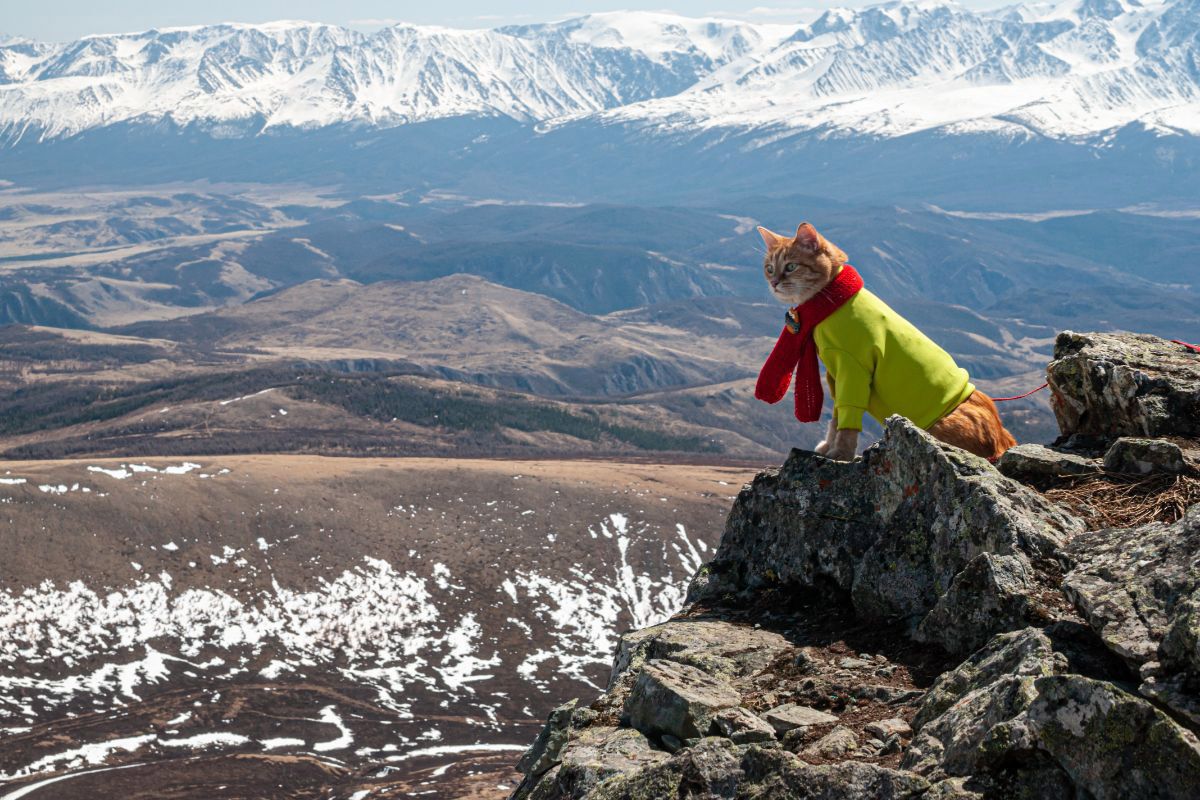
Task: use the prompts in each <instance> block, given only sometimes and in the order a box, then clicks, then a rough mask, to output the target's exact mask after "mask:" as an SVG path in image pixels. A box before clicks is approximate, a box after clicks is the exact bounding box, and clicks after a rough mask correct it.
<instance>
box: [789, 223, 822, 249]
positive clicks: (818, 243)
mask: <svg viewBox="0 0 1200 800" xmlns="http://www.w3.org/2000/svg"><path fill="white" fill-rule="evenodd" d="M796 246H797V247H799V248H801V249H803V250H807V251H809V252H810V253H819V252H821V249H822V248H823V247H824V246H825V240H824V239H822V238H821V234H819V233H817V229H816V228H814V227H813V226H812V225H810V224H808V223H807V222H801V223H800V227H799V228H796Z"/></svg>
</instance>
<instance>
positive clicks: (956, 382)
mask: <svg viewBox="0 0 1200 800" xmlns="http://www.w3.org/2000/svg"><path fill="white" fill-rule="evenodd" d="M813 339H814V340H815V341H816V343H817V354H818V355H819V356H820V357H821V361H822V362H824V364H825V369H826V371H827V372H828V373H829V376H830V377H831V378H833V383H834V391H833V394H834V403H833V407H834V411H835V413H836V414H837V423H838V428H840V429H842V430H846V429H850V430H862V416H863V412H864V411H865V412H867V413H869V414H870V415H871V416H872V417H874V418H875V419H877V420H879V421H880V422H883V420H885V419H887V418H888V417H890V416H891V415H893V414H900V415H902V416H905V417H908V418H909V419H910V420H912V422H913V424H915V425H917V426H919V427H921V428H928V427H929V426H930V425H932V424H933V423H935V422H937V421H938V420H939V419H941V418H942V417H943V416H945V415H946V414H948V413H949V412H951V411H953V410H954V409H955V408H956V407H957V406H958V404H959V403H961V402H962V401H964V400H966V399H967V398H968V397H970V396H971V392H973V391H975V387H974V386H972V385H971V380H970V377H969V376H968V375H967V371H966V370H965V369H963V368H961V367H959V366H958V365H957V364H955V363H954V359H953V358H952V357H951V356H950V354H949V353H947V352H946V351H945V350H943V349H942V348H940V347H938V346H937V345H936V344H935V343H934V342H933V340H932V339H930V338H929V337H928V336H926V335H925V334H923V333H921V332H920V331H919V330H917V329H916V327H914V326H913V324H912V323H911V322H909V321H908V320H906V319H905V318H904V317H902V316H900V315H899V314H897V313H896V312H895V311H893V310H892V309H891V308H889V307H888V305H887V303H885V302H883V301H882V300H880V299H879V298H878V297H876V296H875V295H873V294H871V293H870V292H869V291H867V290H866V289H862V290H860V291H859V292H858V293H857V294H855V295H854V297H852V298H850V299H849V300H848V301H846V303H844V304H843V305H842V307H841V308H839V309H838V310H837V311H834V312H833V313H832V314H830V315H829V316H828V317H826V318H825V319H824V320H823V321H822V322H820V323H819V324H818V325H817V326H816V328H814V329H813Z"/></svg>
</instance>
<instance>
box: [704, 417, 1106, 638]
mask: <svg viewBox="0 0 1200 800" xmlns="http://www.w3.org/2000/svg"><path fill="white" fill-rule="evenodd" d="M1081 527H1082V526H1081V523H1080V522H1079V520H1077V519H1075V518H1073V517H1071V516H1070V515H1068V514H1065V513H1063V512H1062V511H1061V510H1059V509H1057V508H1056V507H1054V506H1053V505H1051V504H1050V503H1049V502H1047V501H1046V500H1045V499H1043V498H1042V497H1041V496H1040V495H1039V494H1037V493H1036V492H1034V491H1033V490H1031V489H1028V488H1026V487H1024V486H1022V485H1020V484H1018V483H1016V482H1015V481H1012V480H1009V479H1008V478H1006V477H1004V476H1003V475H1001V474H1000V473H999V472H997V471H996V469H995V468H993V467H992V466H991V465H990V464H988V462H987V461H985V460H983V459H981V458H978V457H976V456H973V455H971V454H970V453H967V452H965V451H962V450H959V449H958V448H955V447H950V446H948V445H945V444H942V443H941V442H938V441H937V440H935V439H933V438H932V437H931V436H929V435H928V434H927V433H925V432H924V431H922V430H920V429H918V428H916V427H915V426H914V425H912V423H910V422H908V420H905V419H903V418H900V417H893V418H892V419H890V420H888V422H887V425H886V426H885V430H884V436H883V439H882V440H881V441H880V442H879V443H878V444H877V445H876V446H874V447H872V448H870V449H868V450H867V452H866V453H865V454H864V455H863V458H862V459H861V460H859V461H855V462H853V463H841V462H835V461H829V460H827V459H825V458H823V457H821V456H818V455H816V454H815V453H810V452H807V451H802V450H795V451H793V452H792V454H791V456H790V457H789V458H788V460H787V462H786V463H785V464H784V465H783V467H782V468H781V469H780V470H778V471H774V470H769V471H766V472H763V473H760V474H759V475H758V477H756V478H755V480H754V483H753V484H751V485H750V486H748V487H747V488H745V489H744V490H743V491H742V493H741V494H740V495H739V496H738V499H737V501H736V502H735V503H734V507H733V511H732V512H731V513H730V516H729V521H728V523H727V524H726V528H725V534H724V535H723V536H722V538H721V545H720V548H719V549H718V551H717V554H716V557H715V558H714V559H713V560H712V561H711V562H710V563H709V564H708V565H707V566H706V568H705V570H703V571H702V572H701V574H700V575H699V576H698V577H697V578H696V580H695V581H694V582H693V586H692V591H691V593H690V595H689V599H690V600H691V601H693V602H701V603H712V602H719V601H726V600H727V599H730V598H746V597H749V596H752V595H753V594H754V593H756V592H759V591H761V590H763V589H764V588H767V587H781V586H782V587H787V588H791V589H803V588H813V587H816V586H819V585H822V584H833V585H834V586H837V587H838V588H840V589H843V590H845V591H847V592H849V593H850V596H851V599H852V602H853V604H854V608H855V610H856V611H857V612H858V613H859V614H860V615H861V616H862V617H863V618H864V619H867V620H871V621H877V622H895V621H900V622H902V623H903V624H905V625H907V626H909V627H910V628H912V630H913V631H915V633H916V636H917V638H918V639H919V640H921V641H927V642H933V643H936V644H938V645H941V646H942V647H944V648H946V649H947V650H949V651H951V652H959V653H964V652H969V651H970V650H972V649H974V648H976V647H978V646H980V645H981V644H983V643H984V642H986V641H987V640H988V638H990V637H991V636H992V634H994V633H997V632H999V631H1002V630H1010V629H1012V628H1016V627H1023V626H1024V625H1026V624H1029V623H1030V622H1037V621H1044V620H1045V619H1046V618H1047V617H1048V615H1049V612H1048V610H1047V609H1046V608H1045V607H1044V605H1043V604H1042V603H1040V602H1039V600H1038V599H1037V595H1038V592H1037V590H1036V584H1037V580H1038V578H1037V570H1036V568H1035V566H1034V565H1035V563H1039V562H1041V563H1044V562H1047V561H1048V560H1050V559H1052V558H1053V555H1054V553H1055V552H1056V551H1057V550H1058V548H1059V547H1060V546H1061V545H1062V543H1063V542H1064V541H1065V539H1066V537H1068V536H1069V535H1070V534H1072V533H1074V532H1077V531H1079V530H1081Z"/></svg>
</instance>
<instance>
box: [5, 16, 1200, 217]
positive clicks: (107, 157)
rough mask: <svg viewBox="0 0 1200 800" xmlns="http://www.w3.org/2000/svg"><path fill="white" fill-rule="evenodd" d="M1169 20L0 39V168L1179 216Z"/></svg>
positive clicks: (1180, 23) (1188, 23)
mask: <svg viewBox="0 0 1200 800" xmlns="http://www.w3.org/2000/svg"><path fill="white" fill-rule="evenodd" d="M1197 25H1200V15H1198V14H1197V13H1196V7H1195V2H1194V0H1165V1H1157V0H1156V1H1155V2H1149V3H1144V4H1143V3H1137V4H1128V5H1127V4H1124V3H1120V2H1102V1H1097V0H1076V2H1070V3H1067V4H1063V5H1057V6H1054V7H1053V8H1051V9H1043V8H1036V9H1035V8H1033V7H1028V8H1027V7H1024V6H1013V7H1006V8H1004V9H1000V10H996V11H983V12H974V11H970V10H968V9H965V8H962V7H960V6H957V5H951V4H941V3H938V2H923V1H922V2H913V3H906V2H892V3H886V4H883V5H877V6H871V7H867V8H862V9H855V10H844V9H838V10H831V11H828V12H826V13H824V14H822V15H821V16H819V17H818V18H817V19H815V20H813V21H811V22H807V23H803V24H801V23H799V22H797V23H793V24H776V25H756V24H750V23H746V22H740V21H735V20H719V19H692V18H686V17H678V16H673V15H669V14H658V13H642V12H617V13H603V14H592V15H588V16H583V17H578V18H573V19H568V20H564V21H561V22H555V23H550V24H536V25H525V26H512V27H505V28H498V29H495V30H470V31H456V30H448V29H444V28H423V27H419V26H413V25H406V24H399V25H393V26H390V27H386V28H384V29H382V30H380V31H378V32H376V33H373V34H363V33H359V32H356V31H353V30H348V29H345V28H340V27H337V26H333V25H323V24H315V23H297V22H275V23H269V24H264V25H240V24H226V25H211V26H197V27H190V28H168V29H160V30H151V31H146V32H143V33H131V34H119V35H96V36H89V37H86V38H84V39H81V40H79V41H76V42H69V43H63V44H48V43H42V42H31V41H25V40H20V39H17V40H8V41H6V42H5V43H4V44H0V91H2V92H3V96H4V102H3V103H0V141H2V142H3V143H4V144H5V145H6V148H5V149H3V150H0V175H3V177H4V178H6V179H8V180H13V181H16V182H17V183H19V184H31V185H41V186H66V185H80V184H97V183H104V184H111V183H121V184H127V185H128V184H131V183H155V182H164V181H170V180H181V179H208V180H217V181H229V180H238V181H243V180H254V181H259V182H279V181H307V182H311V183H316V184H321V185H331V184H341V185H354V186H356V187H358V188H359V189H360V190H366V189H370V190H373V191H376V192H379V193H388V192H394V191H396V189H397V187H398V186H400V187H408V186H416V185H424V186H434V187H438V188H439V189H440V190H443V191H450V192H457V193H462V194H465V195H467V196H473V197H505V198H509V199H528V198H530V197H537V198H539V199H567V200H575V199H580V198H589V197H590V198H605V199H608V200H625V201H629V200H632V199H633V198H637V199H638V200H639V201H641V202H656V203H657V202H681V201H692V202H697V201H699V202H703V201H704V200H705V199H706V198H708V199H711V198H712V197H713V193H714V192H718V191H719V192H722V193H726V194H727V193H728V192H730V191H736V192H744V193H754V192H760V191H762V186H763V184H765V183H769V182H777V181H778V180H779V175H780V172H779V165H780V164H792V165H795V166H799V165H803V171H802V172H801V171H792V172H791V173H790V174H792V175H793V176H794V180H795V188H797V189H803V188H806V187H808V186H829V185H836V186H837V187H838V188H837V195H838V196H839V197H840V198H843V199H849V200H860V201H871V202H880V201H883V202H894V201H896V200H901V199H913V198H922V199H926V200H936V201H938V202H943V201H944V203H943V204H946V203H949V204H954V205H960V206H975V207H988V206H1002V207H1007V208H1022V209H1037V210H1046V209H1049V208H1055V207H1069V208H1071V207H1077V205H1078V203H1079V198H1081V197H1097V198H1099V197H1104V198H1106V201H1105V203H1106V205H1110V206H1114V207H1120V206H1123V205H1127V204H1131V203H1137V202H1156V203H1170V202H1173V201H1180V202H1190V201H1192V200H1194V194H1193V193H1192V192H1191V187H1192V186H1194V184H1195V178H1196V174H1197V169H1198V168H1200V161H1198V156H1200V144H1198V139H1197V134H1198V133H1200V123H1197V119H1198V117H1197V105H1196V103H1197V101H1196V98H1197V97H1198V96H1200V93H1198V81H1200V76H1198V75H1197V72H1196V70H1195V69H1194V65H1195V63H1196V62H1197V60H1198V53H1197V47H1198V46H1200V45H1198V44H1197V42H1198V39H1197V36H1196V34H1197ZM299 76H303V79H300V77H299ZM513 76H519V78H516V79H514V77H513Z"/></svg>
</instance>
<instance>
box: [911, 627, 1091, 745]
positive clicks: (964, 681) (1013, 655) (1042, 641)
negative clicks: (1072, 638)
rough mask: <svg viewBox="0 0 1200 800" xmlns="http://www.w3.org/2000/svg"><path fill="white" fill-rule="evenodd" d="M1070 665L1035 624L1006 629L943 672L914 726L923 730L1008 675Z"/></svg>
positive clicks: (1054, 671) (1040, 674) (1036, 674)
mask: <svg viewBox="0 0 1200 800" xmlns="http://www.w3.org/2000/svg"><path fill="white" fill-rule="evenodd" d="M1066 667H1067V664H1066V659H1065V658H1063V657H1062V656H1060V655H1059V654H1058V653H1056V652H1055V651H1054V645H1053V644H1052V643H1051V641H1050V637H1048V636H1047V635H1046V634H1045V633H1043V632H1042V631H1040V630H1037V629H1035V628H1026V629H1025V630H1020V631H1013V632H1012V633H1002V634H1000V635H999V636H996V637H995V638H994V639H992V640H991V641H990V642H988V644H987V646H985V647H984V648H983V649H981V650H979V651H978V652H976V653H974V654H973V655H972V656H971V657H970V658H968V659H967V660H966V661H964V662H963V663H961V664H959V665H958V666H957V667H956V668H955V669H952V670H950V671H949V672H945V673H942V675H941V676H939V677H938V679H937V681H935V682H934V684H933V686H931V687H930V688H929V691H928V692H926V694H925V698H924V700H922V701H921V706H920V708H918V709H917V716H916V718H915V719H914V720H913V728H915V729H916V730H918V731H919V730H921V728H922V727H924V726H925V725H926V724H927V723H928V722H929V721H930V720H933V719H936V718H937V717H939V716H941V715H942V714H943V713H945V712H946V710H947V709H949V708H950V707H951V706H952V705H954V704H955V703H957V702H958V701H959V700H961V699H962V698H964V697H966V696H967V695H968V694H970V693H972V692H974V691H976V690H980V689H983V688H985V687H987V686H991V685H992V684H994V683H996V682H997V681H999V680H1000V679H1001V678H1003V677H1005V676H1031V677H1043V676H1046V675H1056V674H1058V673H1059V672H1061V671H1063V670H1065V669H1066Z"/></svg>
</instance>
